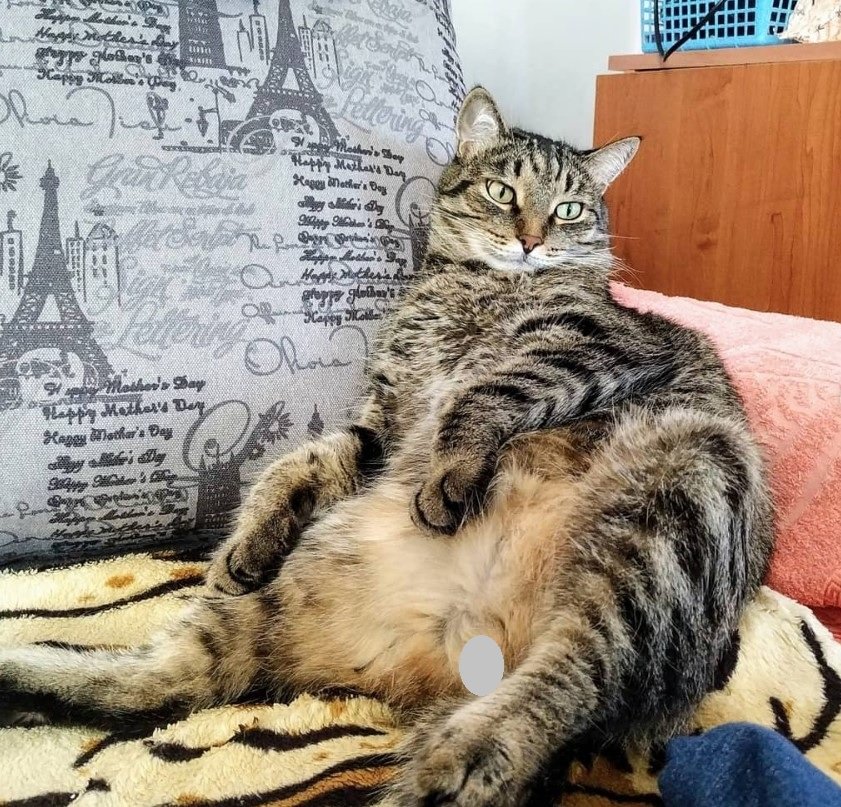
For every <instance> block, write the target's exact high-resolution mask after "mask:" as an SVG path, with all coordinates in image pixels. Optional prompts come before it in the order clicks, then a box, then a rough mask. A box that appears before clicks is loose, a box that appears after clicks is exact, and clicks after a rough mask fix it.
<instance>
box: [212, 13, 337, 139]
mask: <svg viewBox="0 0 841 807" xmlns="http://www.w3.org/2000/svg"><path fill="white" fill-rule="evenodd" d="M289 2H290V0H278V22H277V41H276V43H275V47H274V52H273V53H272V60H271V63H270V64H269V72H268V74H267V75H266V80H265V81H264V82H263V83H262V84H261V85H260V87H258V89H257V92H256V93H255V95H254V101H253V103H252V104H251V109H250V110H249V112H248V115H247V116H246V119H245V121H243V122H241V123H240V122H232V121H225V126H224V127H223V128H224V129H225V130H226V131H225V134H226V135H227V145H228V147H229V148H230V149H232V150H234V151H246V152H249V153H253V154H268V153H270V152H272V151H274V149H275V141H274V132H275V131H277V130H278V129H279V128H280V129H284V128H287V127H289V126H290V125H291V123H290V121H289V119H287V118H282V117H280V116H278V113H279V112H297V113H298V115H299V116H300V121H301V123H300V126H301V127H302V131H303V132H305V133H307V134H308V133H309V131H308V126H309V125H308V123H307V121H306V118H307V117H309V118H312V119H313V120H314V121H315V123H316V124H317V125H318V133H319V143H320V144H321V145H322V146H324V147H325V148H330V147H331V146H332V145H333V144H334V143H335V142H336V140H337V139H338V137H339V133H338V131H337V130H336V126H335V124H334V123H333V120H332V118H331V117H330V116H329V115H328V114H327V110H325V108H324V104H323V101H322V97H321V93H320V92H319V91H318V90H317V89H316V88H315V84H313V80H312V77H311V76H310V74H309V72H308V71H307V64H306V60H305V59H304V53H303V51H302V50H301V42H300V40H299V39H298V35H297V33H296V31H295V24H294V22H293V21H292V10H291V8H290V7H289ZM232 123H233V126H231V124H232Z"/></svg>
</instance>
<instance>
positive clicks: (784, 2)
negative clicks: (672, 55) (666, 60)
mask: <svg viewBox="0 0 841 807" xmlns="http://www.w3.org/2000/svg"><path fill="white" fill-rule="evenodd" d="M715 4H716V0H660V34H661V39H662V43H663V48H664V50H668V49H669V48H670V47H671V46H672V45H673V44H674V43H675V42H677V41H678V40H679V39H680V38H681V37H682V36H683V35H684V34H685V33H687V32H688V31H689V30H690V29H691V28H692V26H693V25H695V24H696V23H697V22H698V21H699V20H700V19H701V18H703V17H704V15H705V14H707V13H708V12H709V11H710V10H711V9H712V7H713V6H714V5H715ZM796 4H797V0H728V1H727V3H726V4H725V5H724V7H723V8H722V9H721V10H720V11H719V12H718V13H717V14H716V15H715V18H714V19H713V20H712V21H711V22H710V23H708V24H707V25H705V26H704V27H703V28H701V30H700V31H698V33H696V34H695V36H694V37H693V38H692V39H690V40H689V41H688V42H686V43H685V44H684V45H682V46H681V48H680V49H681V50H704V49H707V48H740V47H745V46H748V45H775V44H777V43H780V42H785V41H786V40H784V39H780V37H779V34H781V33H782V32H783V31H784V30H785V27H786V25H787V24H788V18H789V16H790V15H791V12H792V11H794V6H795V5H796ZM640 5H641V15H642V49H643V51H644V52H645V53H654V52H656V51H657V40H656V37H655V33H654V7H655V4H654V0H640Z"/></svg>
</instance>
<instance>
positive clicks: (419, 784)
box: [398, 714, 527, 807]
mask: <svg viewBox="0 0 841 807" xmlns="http://www.w3.org/2000/svg"><path fill="white" fill-rule="evenodd" d="M419 740H420V742H419V743H418V745H417V747H416V750H415V752H414V755H413V758H412V759H411V760H410V761H409V763H408V764H407V767H406V769H405V770H404V771H403V773H402V776H401V782H400V785H399V791H398V793H399V795H398V803H399V804H400V807H426V805H436V807H445V806H446V807H518V805H521V804H523V803H524V802H525V800H526V795H527V788H526V782H527V780H526V779H525V778H524V776H523V769H524V764H523V762H524V760H522V759H520V756H521V755H520V753H519V749H518V746H517V744H516V741H515V742H511V743H509V742H506V737H505V736H504V734H503V733H501V732H500V731H499V726H498V724H492V722H491V721H490V720H475V719H473V720H467V719H464V718H463V717H461V715H460V714H456V715H454V716H453V717H451V718H450V719H449V720H447V721H446V722H445V723H444V724H443V725H441V726H439V727H437V728H435V729H433V730H431V731H429V732H428V733H426V735H425V736H423V737H421V738H419Z"/></svg>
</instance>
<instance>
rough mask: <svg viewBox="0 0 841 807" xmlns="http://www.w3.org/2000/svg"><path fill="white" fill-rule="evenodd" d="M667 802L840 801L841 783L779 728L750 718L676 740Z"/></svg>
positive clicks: (731, 805) (789, 805) (761, 804)
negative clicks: (808, 757)
mask: <svg viewBox="0 0 841 807" xmlns="http://www.w3.org/2000/svg"><path fill="white" fill-rule="evenodd" d="M659 781H660V792H661V793H662V795H663V801H664V803H665V805H666V807H836V805H837V806H838V807H841V787H839V786H838V785H836V784H835V783H834V782H833V781H832V780H831V779H830V778H829V777H828V776H826V775H825V774H824V773H822V772H821V771H820V770H818V769H817V768H816V767H815V766H814V765H812V764H811V763H810V762H809V761H808V760H807V759H806V757H804V756H803V754H801V753H800V751H799V750H798V749H797V747H796V746H795V745H793V744H792V743H791V742H789V741H788V740H787V739H785V738H784V737H782V736H781V735H779V734H777V732H775V731H771V730H770V729H766V728H763V727H762V726H754V725H750V724H748V723H732V724H729V725H725V726H720V727H718V728H716V729H713V730H712V731H709V732H707V733H706V734H702V735H700V736H697V737H680V738H678V739H675V740H672V742H671V743H669V745H668V748H667V749H666V765H665V767H664V768H663V770H662V772H661V773H660V778H659Z"/></svg>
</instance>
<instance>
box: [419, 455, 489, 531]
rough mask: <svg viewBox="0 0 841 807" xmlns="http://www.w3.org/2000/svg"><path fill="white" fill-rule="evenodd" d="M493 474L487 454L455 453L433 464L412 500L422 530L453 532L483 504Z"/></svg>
mask: <svg viewBox="0 0 841 807" xmlns="http://www.w3.org/2000/svg"><path fill="white" fill-rule="evenodd" d="M491 477H492V464H491V462H490V461H489V460H488V458H486V457H472V456H471V457H455V458H449V459H448V460H447V461H446V462H443V463H440V464H437V465H435V466H433V469H432V472H431V473H430V475H429V477H428V478H427V480H426V482H424V484H423V485H422V486H421V487H420V489H419V490H418V491H417V493H416V494H415V498H414V501H413V502H412V520H413V521H414V522H415V525H416V526H418V527H420V528H421V529H422V530H427V531H429V532H437V533H443V534H444V535H453V534H454V533H455V532H456V531H457V530H458V529H459V528H460V527H461V526H462V525H463V524H464V523H465V522H466V521H467V520H468V519H469V518H470V517H471V516H473V515H475V514H476V513H477V512H479V510H480V509H481V508H482V505H483V503H484V499H485V494H486V493H487V490H488V485H489V484H490V481H491Z"/></svg>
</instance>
